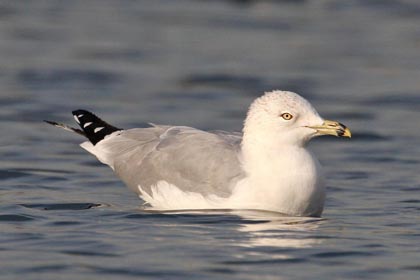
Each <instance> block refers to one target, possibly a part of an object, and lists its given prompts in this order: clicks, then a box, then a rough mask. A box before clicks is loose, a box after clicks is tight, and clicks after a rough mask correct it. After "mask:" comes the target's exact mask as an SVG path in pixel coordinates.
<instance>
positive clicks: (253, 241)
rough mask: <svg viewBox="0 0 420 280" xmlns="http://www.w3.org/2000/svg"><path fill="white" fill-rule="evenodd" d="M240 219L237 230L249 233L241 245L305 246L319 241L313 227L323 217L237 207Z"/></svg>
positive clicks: (321, 221)
mask: <svg viewBox="0 0 420 280" xmlns="http://www.w3.org/2000/svg"><path fill="white" fill-rule="evenodd" d="M235 214H237V215H239V216H240V217H241V218H242V219H244V221H251V222H249V223H247V222H244V223H243V224H241V227H239V229H238V231H240V232H245V233H248V234H249V239H248V240H246V242H243V243H241V244H239V245H240V246H244V247H266V246H269V247H277V248H309V247H313V246H314V245H316V244H320V243H321V242H322V239H319V238H314V237H313V236H314V231H316V229H317V228H318V227H319V226H320V225H321V223H323V221H325V219H322V218H311V217H291V216H285V215H282V214H280V213H275V212H268V211H237V212H236V213H235Z"/></svg>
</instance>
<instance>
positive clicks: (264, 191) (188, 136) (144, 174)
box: [50, 91, 351, 216]
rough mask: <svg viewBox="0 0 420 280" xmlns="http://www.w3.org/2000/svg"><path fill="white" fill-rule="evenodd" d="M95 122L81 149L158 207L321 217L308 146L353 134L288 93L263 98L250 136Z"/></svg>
mask: <svg viewBox="0 0 420 280" xmlns="http://www.w3.org/2000/svg"><path fill="white" fill-rule="evenodd" d="M80 111H82V112H86V113H85V114H91V113H89V112H87V111H83V110H79V111H77V112H80ZM84 118H87V117H84ZM91 118H93V119H94V122H95V120H96V122H97V123H98V124H96V123H94V124H93V126H94V127H96V128H95V129H94V130H93V131H91V132H89V131H84V132H85V133H86V136H87V137H88V138H89V139H94V140H95V141H94V142H92V143H96V144H92V143H91V142H89V141H87V142H84V143H82V144H81V146H82V147H83V148H84V149H86V150H87V151H89V152H90V153H92V154H93V155H95V156H96V157H97V158H98V159H99V160H100V161H101V162H102V163H104V164H107V165H109V166H110V167H111V168H112V169H113V170H114V171H115V172H116V174H117V175H118V176H119V177H120V178H121V179H122V180H123V181H124V182H125V183H126V184H127V185H128V186H129V187H130V188H131V189H132V190H133V191H135V192H136V193H138V195H139V196H140V197H141V198H142V199H143V200H144V201H145V202H146V203H147V204H149V205H150V206H151V207H152V208H154V209H158V210H183V209H259V210H270V211H277V212H281V213H284V214H288V215H295V216H320V215H321V213H322V211H323V207H324V200H325V183H324V176H323V173H322V170H321V167H320V164H319V163H318V161H317V159H316V158H315V157H314V155H313V154H312V153H311V152H310V151H309V150H308V149H307V147H306V144H307V142H308V141H309V140H310V139H311V138H313V137H315V136H318V135H324V134H329V135H335V136H347V137H350V136H351V135H350V131H349V130H348V129H347V128H346V127H345V126H344V125H342V124H340V123H338V122H333V121H326V120H324V119H323V118H321V117H320V116H319V115H318V113H317V112H316V110H315V109H314V108H313V107H312V105H311V104H310V103H309V102H308V101H306V100H305V99H304V98H302V97H301V96H299V95H298V94H296V93H293V92H287V91H273V92H268V93H266V94H264V95H263V96H262V97H260V98H257V99H256V100H255V101H254V102H253V103H252V104H251V106H250V109H249V111H248V114H247V117H246V120H245V122H244V128H243V134H240V133H228V132H224V131H214V132H205V131H201V130H198V129H194V128H191V127H183V126H160V125H151V127H148V128H136V129H129V130H120V129H117V128H115V127H112V126H109V125H108V124H106V123H105V122H103V121H102V120H100V119H99V118H97V117H96V116H94V115H92V117H91ZM76 120H77V121H78V122H79V123H80V118H76ZM50 123H51V122H50ZM52 124H54V123H52ZM99 124H100V125H102V126H101V127H99ZM80 125H81V127H82V128H83V121H82V123H81V124H80ZM104 125H105V126H107V129H108V130H109V131H110V134H109V135H106V136H104V138H103V139H102V138H100V139H95V137H94V136H95V135H92V133H97V132H99V130H102V128H103V126H104ZM58 126H60V127H63V128H64V127H65V126H64V125H58ZM99 128H100V129H99ZM98 129H99V130H98ZM67 130H69V129H68V127H67ZM71 130H73V131H75V129H71ZM78 133H79V134H80V132H78ZM88 133H90V134H88ZM101 139H102V140H101Z"/></svg>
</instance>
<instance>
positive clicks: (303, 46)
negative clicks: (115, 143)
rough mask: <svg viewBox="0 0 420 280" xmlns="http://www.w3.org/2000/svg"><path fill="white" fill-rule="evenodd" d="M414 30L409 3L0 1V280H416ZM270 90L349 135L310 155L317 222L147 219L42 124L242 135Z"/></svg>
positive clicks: (418, 195) (419, 194) (419, 39)
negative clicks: (90, 121) (319, 190)
mask: <svg viewBox="0 0 420 280" xmlns="http://www.w3.org/2000/svg"><path fill="white" fill-rule="evenodd" d="M419 26H420V4H419V3H418V1H414V0H413V1H410V0H405V1H403V0H399V1H398V0H396V1H375V0H363V1H362V0H359V1H355V0H354V1H353V0H350V1H340V0H336V1H334V0H329V1H186V0H185V1H181V0H176V1H163V0H162V1H127V0H121V1H99V0H96V1H81V0H79V1H59V0H49V1H3V2H2V3H0V108H1V110H0V128H1V137H0V156H1V159H2V160H1V162H0V179H1V184H0V272H1V273H0V278H2V279H72V280H76V279H94V278H98V279H419V275H420V246H419V240H420V173H419V167H420V149H419V148H418V146H419V139H420V125H419V123H418V120H419V117H420V114H419V111H420V82H419V77H420V59H419V57H420V31H419ZM275 88H279V89H284V90H292V91H297V92H298V93H300V94H302V95H303V96H305V97H306V98H307V99H309V100H310V101H311V103H312V104H314V106H315V107H316V108H317V109H318V111H319V112H320V113H321V115H322V116H324V117H325V118H328V119H336V120H339V121H340V122H342V123H345V124H346V125H348V126H349V127H350V128H351V130H352V132H353V138H352V139H351V140H347V139H335V138H328V137H323V138H320V139H316V140H315V141H313V143H311V145H310V146H311V148H312V149H313V150H314V152H315V153H316V154H317V156H318V158H319V159H320V161H321V162H322V164H323V165H324V167H325V171H326V174H327V178H328V198H327V203H326V208H325V212H324V215H323V218H322V219H313V218H296V217H284V216H281V215H280V214H275V213H268V212H251V211H216V212H214V211H207V212H170V213H159V212H145V211H143V210H141V204H142V202H141V201H140V200H139V199H138V198H137V197H136V195H134V194H133V193H131V192H130V191H129V190H128V189H127V188H125V186H124V185H123V184H122V183H121V182H120V181H119V180H118V179H117V178H116V177H115V176H114V175H113V174H112V171H111V170H110V169H109V168H107V167H105V166H102V165H101V164H99V163H98V162H97V161H96V159H95V158H94V157H92V156H91V155H89V154H87V153H86V152H84V151H83V150H82V149H81V148H79V147H78V144H79V143H80V142H81V140H82V139H80V138H78V136H77V135H72V134H70V133H67V132H65V131H60V130H57V129H54V128H52V127H50V126H47V125H46V124H44V123H42V120H43V119H51V120H56V121H61V122H66V123H72V122H73V120H72V116H71V114H70V112H71V111H72V110H74V109H78V108H85V109H89V110H92V111H94V112H96V113H97V114H98V115H100V116H101V117H103V118H104V119H105V120H107V121H108V122H110V123H112V124H114V125H116V126H118V127H126V128H129V127H136V126H140V125H141V124H142V123H144V122H149V121H151V122H155V123H162V124H179V125H189V126H194V127H198V128H202V129H224V130H236V131H239V130H241V125H242V121H243V118H244V114H245V112H246V110H247V106H248V105H249V103H250V102H251V101H252V100H253V99H254V98H255V97H257V96H259V95H260V94H261V93H262V92H264V91H266V90H271V89H275Z"/></svg>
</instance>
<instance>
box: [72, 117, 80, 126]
mask: <svg viewBox="0 0 420 280" xmlns="http://www.w3.org/2000/svg"><path fill="white" fill-rule="evenodd" d="M73 117H74V119H75V120H76V122H77V123H78V124H80V121H79V118H78V117H77V116H73Z"/></svg>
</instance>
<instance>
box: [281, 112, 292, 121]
mask: <svg viewBox="0 0 420 280" xmlns="http://www.w3.org/2000/svg"><path fill="white" fill-rule="evenodd" d="M280 117H282V118H283V119H285V120H286V121H290V120H291V119H293V116H292V114H290V113H283V114H281V115H280Z"/></svg>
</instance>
